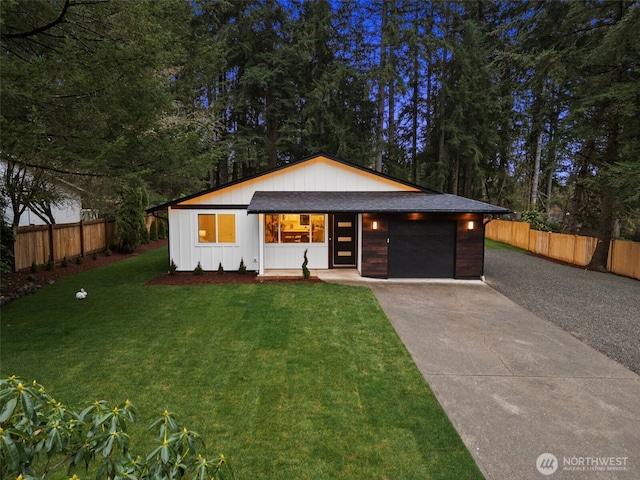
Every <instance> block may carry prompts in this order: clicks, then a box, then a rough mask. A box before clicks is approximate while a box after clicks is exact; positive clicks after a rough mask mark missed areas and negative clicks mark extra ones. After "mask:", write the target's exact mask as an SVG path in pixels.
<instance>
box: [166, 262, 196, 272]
mask: <svg viewBox="0 0 640 480" xmlns="http://www.w3.org/2000/svg"><path fill="white" fill-rule="evenodd" d="M198 265H199V264H198ZM177 271H178V266H177V265H176V262H174V261H173V258H172V259H171V264H169V275H175V274H176V272H177Z"/></svg>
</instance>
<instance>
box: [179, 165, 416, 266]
mask: <svg viewBox="0 0 640 480" xmlns="http://www.w3.org/2000/svg"><path fill="white" fill-rule="evenodd" d="M394 190H395V191H398V190H415V189H414V188H412V187H409V186H405V185H403V184H400V183H397V182H393V181H390V180H388V179H386V178H383V177H380V176H377V175H375V174H374V173H373V172H372V173H368V172H366V171H363V170H360V169H356V168H353V167H350V166H348V165H345V164H342V163H339V162H335V161H333V160H330V159H327V158H325V157H323V156H318V157H314V158H312V159H309V160H307V161H303V162H300V163H299V164H294V165H290V166H288V167H287V168H284V169H281V170H276V171H273V172H270V173H266V174H264V175H261V176H258V177H255V178H252V179H248V180H246V181H244V182H240V183H236V184H233V185H230V186H228V187H223V188H220V189H217V190H214V191H210V192H204V193H203V194H202V195H198V196H195V197H192V198H189V199H187V200H184V201H183V202H180V203H178V204H177V205H178V206H189V208H188V209H180V208H170V209H169V224H170V225H171V229H170V232H169V255H170V258H171V259H172V260H173V261H174V262H175V264H176V265H177V266H178V270H180V271H191V270H193V269H194V268H196V266H197V264H198V262H200V265H201V266H202V268H203V269H204V270H208V271H211V270H217V268H218V265H219V263H220V262H222V266H223V267H224V269H225V270H229V271H232V270H237V269H238V266H239V265H240V260H241V259H244V262H245V265H246V266H247V269H248V270H259V266H260V264H262V268H263V269H289V268H291V269H294V268H295V269H297V268H301V266H302V262H303V254H304V250H305V249H308V253H307V256H308V259H309V264H308V267H309V268H311V269H326V268H328V266H329V265H328V263H329V259H328V257H329V254H328V252H329V243H328V242H329V240H328V238H325V241H324V243H318V244H313V243H309V244H290V243H287V244H265V243H264V239H263V238H261V235H262V233H261V232H262V229H261V228H260V222H262V221H264V216H263V215H255V214H251V215H248V214H247V212H246V210H244V209H242V207H243V206H247V205H249V203H250V202H251V199H252V198H253V194H254V193H255V192H257V191H267V192H277V191H285V192H286V191H307V192H313V191H316V192H325V191H326V192H343V191H344V192H346V191H351V192H355V191H360V192H365V191H394ZM198 205H202V207H203V208H202V209H199V208H198V207H197V206H198ZM223 205H229V206H238V209H229V208H220V209H216V208H215V206H223ZM202 213H208V214H211V213H214V214H219V213H226V214H228V213H234V214H235V215H236V243H235V244H202V243H200V242H199V241H198V214H202ZM327 213H330V212H327ZM327 222H328V216H327V217H326V218H325V224H327V225H328V223H327ZM327 237H328V236H327Z"/></svg>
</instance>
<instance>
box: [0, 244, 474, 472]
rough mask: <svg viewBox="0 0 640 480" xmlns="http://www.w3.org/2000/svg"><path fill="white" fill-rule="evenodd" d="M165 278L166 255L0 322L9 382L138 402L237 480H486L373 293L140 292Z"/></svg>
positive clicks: (85, 282) (43, 298) (138, 439)
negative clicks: (173, 423)
mask: <svg viewBox="0 0 640 480" xmlns="http://www.w3.org/2000/svg"><path fill="white" fill-rule="evenodd" d="M166 268H167V267H166V250H165V249H160V250H155V251H151V252H148V253H145V254H142V255H139V256H136V257H133V258H130V259H128V260H125V261H123V262H120V263H117V264H114V265H111V266H108V267H103V268H99V269H95V270H91V271H89V272H86V273H83V274H80V275H76V276H73V277H68V278H66V279H63V280H61V281H59V282H57V283H55V284H54V285H51V286H49V287H47V288H44V289H42V290H40V291H38V292H37V293H36V294H34V295H32V296H29V297H25V298H23V299H21V300H18V301H16V302H14V303H12V304H10V305H8V306H6V307H4V308H3V311H2V320H1V327H2V337H1V345H0V347H1V350H0V355H1V364H0V373H1V375H2V376H4V377H6V376H8V375H12V374H17V375H19V376H23V377H26V378H27V379H36V380H37V381H38V382H39V383H41V384H42V385H44V386H45V387H46V388H47V390H48V391H49V392H50V393H52V394H53V395H54V396H56V397H57V398H58V399H59V400H61V401H63V402H65V403H67V404H69V405H79V404H83V405H84V404H87V403H89V402H93V401H94V400H97V399H105V400H107V401H108V402H111V403H114V404H115V403H116V402H119V401H124V400H126V399H130V400H131V401H133V402H134V403H136V404H137V405H138V407H139V409H140V411H141V417H142V418H143V422H142V423H143V424H144V425H143V426H146V424H147V423H148V422H149V421H150V420H151V419H152V418H155V417H157V416H159V415H160V414H161V413H162V411H163V410H164V409H165V408H168V409H169V410H171V411H173V412H175V413H177V414H178V416H179V419H180V421H181V423H182V424H183V425H185V426H187V427H189V428H192V429H194V430H197V431H198V432H199V433H200V434H201V435H202V436H203V437H204V438H205V440H206V442H207V452H206V453H207V455H210V456H216V455H218V454H220V453H223V454H224V455H225V456H226V457H227V459H228V460H229V462H230V464H231V465H232V466H233V468H234V470H235V473H236V478H238V479H251V480H256V479H274V478H278V479H295V480H301V479H314V480H318V479H335V478H343V479H357V480H361V479H369V478H371V479H373V478H376V479H384V478H387V479H420V480H425V479H429V478H443V479H444V478H447V479H465V478H482V475H481V474H480V472H479V470H478V469H477V467H476V465H475V463H474V462H473V459H472V458H471V456H470V454H469V453H468V451H467V450H466V448H465V447H464V445H463V444H462V442H461V440H460V438H459V437H458V435H457V433H456V431H455V430H454V428H453V427H452V425H451V423H450V422H449V420H448V418H447V417H446V415H445V414H444V412H443V411H442V409H441V407H440V405H439V404H438V402H437V401H436V399H435V397H434V395H433V394H432V392H431V390H430V389H429V387H428V386H427V384H426V383H425V381H424V379H423V377H422V376H421V374H420V373H419V371H418V369H417V368H416V366H415V364H414V363H413V361H412V360H411V357H410V355H409V354H408V353H407V351H406V349H405V348H404V346H403V344H402V342H401V341H400V339H399V338H398V336H397V335H396V333H395V331H394V329H393V327H392V326H391V324H390V323H389V321H388V319H387V318H386V317H385V315H384V313H383V312H382V310H381V308H380V306H379V305H378V303H377V301H376V299H375V297H374V296H373V294H372V293H371V292H370V290H369V289H367V288H360V287H347V286H339V285H331V284H322V283H297V284H277V283H274V284H250V285H219V286H193V287H167V286H145V285H144V283H145V282H146V281H147V280H149V279H151V278H153V277H154V276H155V275H157V274H158V273H160V272H162V271H166ZM81 287H84V288H85V290H87V292H88V293H89V295H88V297H87V299H86V300H84V301H76V300H75V299H74V294H75V292H76V291H77V290H79V289H80V288H81ZM143 426H141V427H139V428H138V429H137V430H134V431H133V433H132V435H133V438H132V445H133V451H137V450H140V453H143V452H145V451H149V450H148V449H147V450H145V449H146V448H148V445H149V443H148V442H149V440H147V435H146V434H145V432H144V428H143ZM80 473H81V472H80Z"/></svg>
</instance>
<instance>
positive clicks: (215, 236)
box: [198, 213, 236, 243]
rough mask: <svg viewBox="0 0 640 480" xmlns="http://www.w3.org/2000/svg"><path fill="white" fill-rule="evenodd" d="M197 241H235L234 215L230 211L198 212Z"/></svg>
mask: <svg viewBox="0 0 640 480" xmlns="http://www.w3.org/2000/svg"><path fill="white" fill-rule="evenodd" d="M198 242H200V243H236V216H235V215H234V214H232V213H219V214H213V213H207V214H199V215H198Z"/></svg>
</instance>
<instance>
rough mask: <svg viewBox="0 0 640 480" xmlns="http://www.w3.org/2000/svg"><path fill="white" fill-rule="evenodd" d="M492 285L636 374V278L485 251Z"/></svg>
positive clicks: (639, 333)
mask: <svg viewBox="0 0 640 480" xmlns="http://www.w3.org/2000/svg"><path fill="white" fill-rule="evenodd" d="M485 277H486V282H487V284H488V285H490V286H491V287H492V288H494V289H495V290H497V291H498V292H500V293H502V294H503V295H505V296H506V297H508V298H509V299H511V300H513V301H514V302H515V303H517V304H519V305H521V306H523V307H524V308H526V309H527V310H529V311H530V312H533V313H534V314H536V315H537V316H539V317H540V318H543V319H545V320H548V321H550V322H553V323H555V324H556V325H558V326H559V327H561V328H562V329H564V330H566V331H567V332H569V333H571V334H572V335H573V336H575V337H577V338H579V339H580V340H582V341H583V342H584V343H586V344H588V345H590V346H592V347H593V348H595V349H596V350H598V351H600V352H602V353H604V354H605V355H607V356H608V357H609V358H612V359H613V360H615V361H617V362H618V363H620V364H622V365H624V366H625V367H627V368H629V369H630V370H632V371H634V372H635V373H637V374H640V281H638V280H634V279H631V278H626V277H620V276H617V275H613V274H609V273H599V272H592V271H588V270H583V269H581V268H574V267H569V266H565V265H561V264H558V263H554V262H551V261H548V260H545V259H542V258H538V257H535V256H532V255H527V254H524V253H519V252H511V251H504V250H485Z"/></svg>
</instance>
